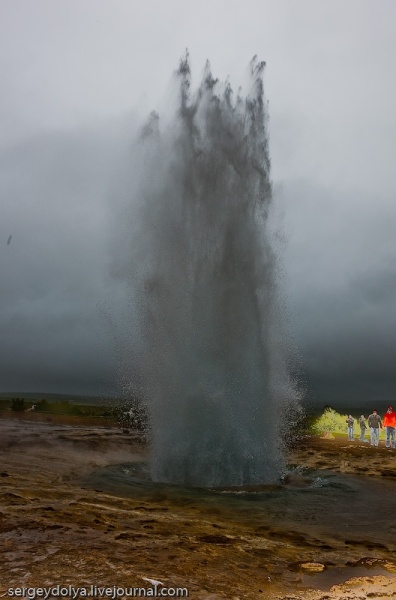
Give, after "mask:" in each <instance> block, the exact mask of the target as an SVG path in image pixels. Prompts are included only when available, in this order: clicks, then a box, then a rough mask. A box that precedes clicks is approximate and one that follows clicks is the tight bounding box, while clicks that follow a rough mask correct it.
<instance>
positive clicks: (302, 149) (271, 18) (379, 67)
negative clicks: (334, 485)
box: [0, 0, 396, 407]
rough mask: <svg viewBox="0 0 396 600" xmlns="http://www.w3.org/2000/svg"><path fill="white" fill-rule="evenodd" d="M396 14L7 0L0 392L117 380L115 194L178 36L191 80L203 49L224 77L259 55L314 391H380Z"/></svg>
mask: <svg viewBox="0 0 396 600" xmlns="http://www.w3.org/2000/svg"><path fill="white" fill-rule="evenodd" d="M395 22H396V4H395V3H394V2H393V0H376V1H374V0H370V1H367V0H341V1H334V0H331V1H328V0H321V1H320V2H318V1H317V0H311V1H308V0H290V1H286V0H273V1H268V0H245V1H244V2H240V1H234V0H210V1H209V0H201V1H200V2H199V3H193V2H188V1H187V2H186V0H183V1H182V0H167V2H160V1H159V0H145V2H138V1H135V0H112V1H111V2H110V1H109V0H84V1H83V2H82V1H81V0H67V2H66V1H61V0H34V1H29V0H2V1H1V3H0V84H1V94H0V131H1V136H0V206H1V218H0V273H1V280H0V391H20V392H22V391H38V392H66V393H87V394H92V393H100V394H101V393H107V392H109V391H110V390H112V389H114V382H115V381H116V378H117V360H118V359H117V356H119V353H120V342H119V339H120V332H119V331H117V327H118V326H117V325H116V323H117V322H119V319H118V316H119V315H116V314H114V313H115V311H116V310H117V309H116V308H115V307H116V306H117V301H114V296H117V294H120V293H121V291H120V290H119V289H117V290H116V289H114V288H112V287H111V286H112V276H111V271H112V263H111V258H110V255H109V243H110V245H111V239H109V238H110V237H111V235H113V236H114V235H116V231H117V230H116V228H115V227H114V222H115V221H114V220H112V217H111V214H110V213H111V205H112V204H111V203H112V200H114V201H116V199H117V194H118V193H119V190H118V185H119V179H118V174H119V173H120V172H121V171H122V170H123V169H125V160H126V156H127V154H128V147H129V144H130V140H131V138H132V136H133V131H134V128H135V127H136V123H138V122H139V120H140V119H141V118H142V116H144V115H145V114H148V113H149V112H150V111H151V110H153V109H158V110H159V111H160V112H161V108H163V107H164V104H165V103H166V98H167V94H168V92H169V85H170V81H171V76H172V73H173V72H174V70H175V68H176V67H177V65H178V61H179V58H180V56H181V55H182V53H183V51H184V49H185V48H186V47H188V48H189V51H190V56H191V64H192V69H193V80H194V81H196V82H198V81H199V79H200V76H201V74H202V70H203V67H204V64H205V61H206V59H209V60H210V62H211V65H212V70H213V73H214V75H215V76H216V77H219V78H220V79H225V78H226V77H227V76H229V78H230V81H231V83H232V84H233V86H234V87H235V88H237V87H238V86H239V84H240V83H241V82H243V80H244V77H245V73H246V67H247V65H248V63H249V61H250V59H251V58H252V56H253V55H255V54H257V55H258V56H259V58H260V59H261V60H265V61H266V63H267V68H266V71H265V89H266V96H267V98H268V101H269V112H270V123H269V130H270V153H271V158H272V177H273V182H274V190H275V197H276V210H277V212H278V213H280V214H282V215H283V217H282V228H283V232H284V237H285V239H286V240H287V245H286V248H285V250H284V286H285V291H286V299H287V304H288V309H289V312H290V315H291V316H290V321H291V323H290V328H291V332H292V334H293V337H294V341H295V345H296V346H297V348H298V351H299V355H300V358H301V366H302V371H303V374H304V378H305V379H306V381H307V384H308V390H309V396H310V397H311V398H313V399H315V401H316V402H318V403H326V402H338V403H339V402H343V401H345V402H346V403H350V402H351V401H355V402H356V403H357V404H358V403H359V401H361V400H363V399H364V401H366V400H370V399H372V400H373V402H375V403H376V405H377V406H379V407H381V405H382V404H381V403H382V402H383V403H384V404H385V403H386V402H387V401H388V400H392V399H393V398H394V394H395V392H396V368H395V365H396V267H395V265H396V236H395V231H396V196H395V187H396V186H395V176H394V173H395V168H394V160H395V156H396V119H395V106H396V83H395V81H396V78H395V73H396V36H395V34H394V23H395ZM110 222H111V225H109V223H110ZM110 233H111V235H110ZM10 236H12V238H10ZM109 274H110V275H109ZM121 337H122V336H121ZM395 402H396V399H395Z"/></svg>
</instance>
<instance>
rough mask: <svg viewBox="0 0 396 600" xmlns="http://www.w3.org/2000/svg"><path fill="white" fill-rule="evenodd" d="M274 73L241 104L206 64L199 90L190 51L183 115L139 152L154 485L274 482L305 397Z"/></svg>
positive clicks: (155, 129) (133, 242) (138, 371)
mask: <svg viewBox="0 0 396 600" xmlns="http://www.w3.org/2000/svg"><path fill="white" fill-rule="evenodd" d="M263 68H264V63H260V62H257V60H256V59H253V61H252V62H251V64H250V84H249V85H250V89H249V90H248V92H247V94H246V95H245V96H243V95H242V92H239V93H238V94H237V95H236V96H235V95H234V93H233V91H232V89H231V86H230V84H229V83H228V82H225V83H220V82H219V81H218V80H216V79H214V78H213V77H212V74H211V71H210V67H209V65H208V64H207V66H206V68H205V71H204V75H203V80H202V83H201V85H200V86H199V87H198V89H197V90H196V92H195V93H191V91H190V87H191V82H190V66H189V59H188V54H186V56H185V57H184V58H183V59H182V60H181V62H180V66H179V69H178V72H177V77H176V81H177V86H178V102H177V106H176V108H175V110H174V112H173V113H172V115H171V116H170V117H169V115H168V117H167V119H165V123H164V124H163V123H162V122H160V119H159V116H158V115H157V114H156V113H152V114H151V115H150V118H149V120H148V122H147V124H146V125H145V127H144V128H143V130H142V132H141V135H140V137H139V139H138V140H137V142H136V146H135V161H137V162H138V165H139V166H138V169H137V170H135V178H134V190H133V192H132V193H131V196H132V198H131V206H132V218H131V219H130V226H129V230H128V235H129V245H128V250H127V252H128V257H127V259H128V264H129V267H128V269H127V272H128V273H129V275H128V277H129V281H130V285H131V289H132V293H133V305H134V311H133V312H134V318H135V319H136V322H137V323H138V333H137V334H136V338H135V340H134V343H135V344H136V351H135V355H134V357H133V359H132V361H131V362H132V363H133V368H132V371H133V374H134V375H133V377H134V379H135V380H136V381H139V382H140V385H141V386H142V388H143V390H144V395H145V397H146V398H147V399H148V404H149V411H150V419H151V435H152V460H151V471H152V473H151V475H152V478H153V480H155V481H163V482H171V483H175V484H181V485H194V486H227V485H240V486H242V485H248V484H259V483H265V482H271V481H275V480H277V478H278V477H279V475H280V473H281V469H282V466H283V465H282V449H281V446H282V436H281V432H280V430H281V428H282V427H283V428H285V427H287V424H288V422H289V421H288V419H290V417H291V416H292V413H293V412H294V409H295V407H296V405H297V393H296V391H295V387H294V385H293V382H292V380H291V377H290V375H289V372H288V359H289V352H288V345H287V337H286V335H285V327H284V322H283V314H282V310H281V303H280V299H279V298H280V294H279V289H278V262H277V257H276V253H275V251H274V246H273V244H272V242H271V239H272V236H271V233H270V228H269V223H268V218H269V211H270V208H271V203H272V193H271V181H270V159H269V152H268V135H267V105H266V102H265V98H264V88H263V79H262V73H263ZM135 166H136V165H135ZM136 172H137V173H138V175H136ZM124 260H125V257H124ZM128 368H130V366H129V367H128Z"/></svg>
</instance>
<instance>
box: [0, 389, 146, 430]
mask: <svg viewBox="0 0 396 600" xmlns="http://www.w3.org/2000/svg"><path fill="white" fill-rule="evenodd" d="M0 411H12V412H15V413H23V412H29V413H31V412H35V413H46V414H50V415H72V416H76V417H107V418H110V419H113V420H114V421H115V422H117V423H118V424H119V425H120V426H121V427H123V428H131V429H138V430H147V428H148V412H147V409H146V407H145V406H144V405H143V403H142V402H140V401H138V400H137V399H132V400H129V401H125V400H124V401H122V402H121V401H119V402H116V403H113V404H111V405H92V404H89V405H83V404H73V403H72V402H71V401H69V400H61V401H59V402H56V401H55V402H54V401H48V400H47V399H46V398H42V399H41V400H34V401H32V400H31V399H29V400H26V399H25V398H21V397H15V398H7V399H0Z"/></svg>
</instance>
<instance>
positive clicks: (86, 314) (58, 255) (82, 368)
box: [0, 126, 125, 393]
mask: <svg viewBox="0 0 396 600" xmlns="http://www.w3.org/2000/svg"><path fill="white" fill-rule="evenodd" d="M102 127H103V126H102ZM104 129H105V131H103V129H101V128H96V130H95V131H94V132H93V131H92V130H91V131H88V130H86V131H85V132H84V131H79V132H75V133H68V134H60V133H59V134H53V135H49V134H48V135H43V136H39V137H36V138H34V139H32V140H30V141H28V142H26V143H24V144H23V145H19V146H16V147H14V148H12V149H9V150H8V151H6V150H4V151H3V152H2V153H1V155H0V197H1V204H2V220H1V225H0V241H1V240H3V243H0V277H1V294H0V330H1V342H0V381H1V387H2V389H3V390H8V389H9V390H19V391H24V390H26V391H29V390H30V391H31V390H33V391H35V390H43V391H46V390H49V391H70V392H72V391H75V392H82V391H86V392H88V393H94V392H98V393H100V392H101V391H102V392H105V391H107V390H108V389H109V388H111V386H112V385H114V376H115V372H114V368H115V366H114V352H113V351H114V348H112V339H111V337H112V334H113V332H112V331H111V328H110V329H109V327H108V322H109V319H108V315H107V314H106V311H107V308H106V297H107V296H106V295H107V293H108V283H109V279H108V274H109V254H108V245H109V240H108V237H107V235H106V231H107V229H106V223H107V220H108V209H109V202H110V200H111V193H114V190H116V185H115V183H114V182H113V183H111V182H112V179H113V178H114V177H115V173H116V172H117V166H116V165H115V164H114V163H116V164H117V165H118V164H119V163H120V160H119V157H120V156H121V148H122V151H123V152H124V151H125V148H124V147H123V143H122V140H123V139H124V136H123V134H122V133H121V131H120V129H117V132H115V131H114V130H113V131H112V130H111V128H109V127H107V128H106V127H105V128H104ZM10 231H12V243H10V244H7V241H8V240H9V239H10V236H9V232H10Z"/></svg>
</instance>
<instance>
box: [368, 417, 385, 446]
mask: <svg viewBox="0 0 396 600" xmlns="http://www.w3.org/2000/svg"><path fill="white" fill-rule="evenodd" d="M367 422H368V426H369V427H370V445H371V446H378V444H379V430H380V429H382V422H381V417H380V416H379V415H378V414H377V411H376V410H373V412H372V413H371V415H369V418H368V419H367Z"/></svg>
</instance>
